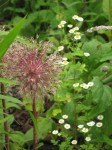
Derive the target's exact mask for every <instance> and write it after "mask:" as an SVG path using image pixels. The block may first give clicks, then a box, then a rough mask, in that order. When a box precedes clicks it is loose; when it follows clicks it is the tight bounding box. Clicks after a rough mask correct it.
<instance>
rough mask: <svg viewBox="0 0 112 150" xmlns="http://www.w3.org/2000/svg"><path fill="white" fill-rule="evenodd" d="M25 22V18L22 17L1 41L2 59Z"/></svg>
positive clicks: (0, 56) (0, 51)
mask: <svg viewBox="0 0 112 150" xmlns="http://www.w3.org/2000/svg"><path fill="white" fill-rule="evenodd" d="M24 22H25V18H24V19H22V20H21V21H20V22H19V23H18V24H17V25H16V26H15V27H14V29H13V30H11V31H10V32H9V33H8V35H6V36H5V37H4V39H3V40H2V42H1V43H0V59H1V58H2V57H3V56H4V54H5V53H6V51H7V49H8V48H9V46H10V45H11V43H12V42H13V41H14V39H15V38H16V36H17V35H18V34H19V32H20V30H21V28H22V26H23V24H24Z"/></svg>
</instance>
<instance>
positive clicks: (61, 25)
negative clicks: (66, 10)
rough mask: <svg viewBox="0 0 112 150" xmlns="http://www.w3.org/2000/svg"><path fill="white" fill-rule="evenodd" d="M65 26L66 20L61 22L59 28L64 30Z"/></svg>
mask: <svg viewBox="0 0 112 150" xmlns="http://www.w3.org/2000/svg"><path fill="white" fill-rule="evenodd" d="M65 24H66V21H64V20H62V21H60V23H59V25H58V28H64V26H65Z"/></svg>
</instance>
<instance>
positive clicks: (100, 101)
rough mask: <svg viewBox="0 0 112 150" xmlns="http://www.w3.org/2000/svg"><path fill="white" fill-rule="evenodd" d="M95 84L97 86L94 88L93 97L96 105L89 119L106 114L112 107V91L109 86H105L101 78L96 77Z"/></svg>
mask: <svg viewBox="0 0 112 150" xmlns="http://www.w3.org/2000/svg"><path fill="white" fill-rule="evenodd" d="M93 82H94V84H95V85H94V87H93V88H92V97H93V102H95V103H96V104H95V106H94V107H93V109H92V110H91V112H90V113H89V117H90V116H91V117H95V116H96V115H98V114H100V113H102V112H105V111H106V109H107V108H108V107H109V106H111V105H112V89H111V88H110V87H109V86H107V85H103V83H102V82H101V81H100V79H99V77H95V78H94V80H93Z"/></svg>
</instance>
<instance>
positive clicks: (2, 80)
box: [0, 78, 16, 85]
mask: <svg viewBox="0 0 112 150" xmlns="http://www.w3.org/2000/svg"><path fill="white" fill-rule="evenodd" d="M0 82H3V83H7V84H11V85H12V84H16V81H13V80H9V79H6V78H0Z"/></svg>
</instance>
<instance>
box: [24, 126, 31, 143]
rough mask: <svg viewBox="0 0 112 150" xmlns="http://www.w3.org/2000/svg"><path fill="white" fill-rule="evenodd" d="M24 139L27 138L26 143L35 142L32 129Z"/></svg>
mask: <svg viewBox="0 0 112 150" xmlns="http://www.w3.org/2000/svg"><path fill="white" fill-rule="evenodd" d="M24 138H25V142H30V141H33V129H32V128H31V129H30V130H28V131H27V132H26V133H25V136H24Z"/></svg>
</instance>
